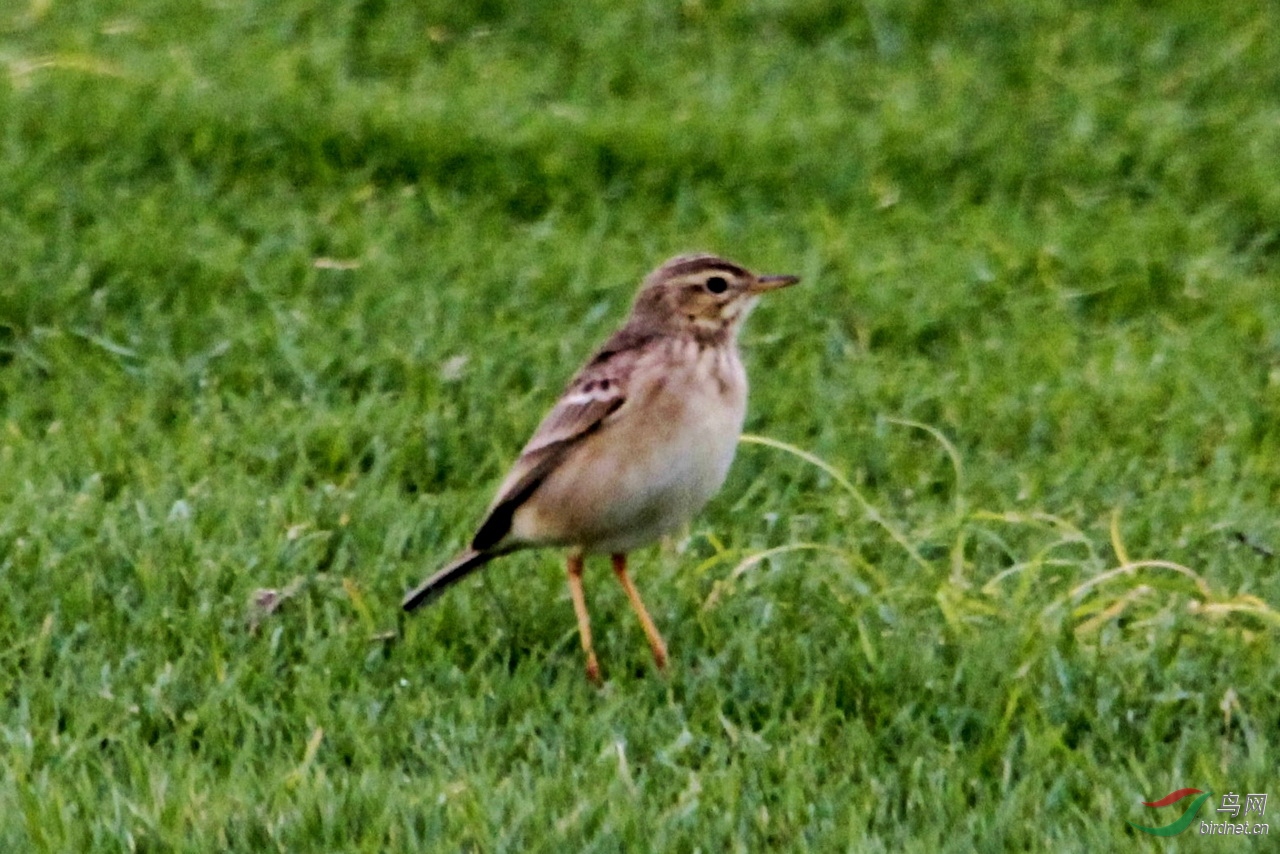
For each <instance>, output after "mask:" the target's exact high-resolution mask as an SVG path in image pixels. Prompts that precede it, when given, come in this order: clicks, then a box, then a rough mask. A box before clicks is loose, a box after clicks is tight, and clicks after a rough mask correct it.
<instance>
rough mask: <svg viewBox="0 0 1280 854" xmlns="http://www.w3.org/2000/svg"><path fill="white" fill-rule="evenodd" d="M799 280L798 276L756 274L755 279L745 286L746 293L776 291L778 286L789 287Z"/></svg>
mask: <svg viewBox="0 0 1280 854" xmlns="http://www.w3.org/2000/svg"><path fill="white" fill-rule="evenodd" d="M799 281H800V277H799V276H756V280H755V281H754V282H752V283H751V286H750V287H749V288H747V293H751V294H762V293H764V292H765V291H776V290H778V289H779V288H789V287H791V286H792V285H794V284H795V283H796V282H799Z"/></svg>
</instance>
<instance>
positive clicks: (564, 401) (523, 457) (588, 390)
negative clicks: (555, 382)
mask: <svg viewBox="0 0 1280 854" xmlns="http://www.w3.org/2000/svg"><path fill="white" fill-rule="evenodd" d="M649 340H650V339H649V338H648V337H647V336H639V335H637V334H635V333H633V332H632V331H631V330H628V329H626V328H624V329H622V330H619V331H618V332H617V333H615V334H614V336H613V337H612V338H610V339H609V341H608V342H606V343H605V345H604V346H603V347H601V348H600V350H599V351H597V352H596V354H595V355H594V356H593V357H592V359H591V361H589V362H588V363H587V364H586V365H585V366H584V367H583V368H582V370H580V371H579V372H578V373H577V375H576V376H574V378H573V379H572V380H571V381H570V382H569V386H568V388H566V389H565V391H564V394H562V395H561V396H560V399H559V400H558V401H557V402H556V405H555V406H554V407H552V409H551V411H550V412H548V413H547V415H546V417H545V418H543V419H542V423H541V424H539V425H538V429H537V430H535V431H534V433H533V437H532V438H531V439H529V442H528V444H526V445H525V446H524V450H522V451H521V452H520V456H519V458H517V459H516V462H515V464H514V465H513V466H512V467H511V471H510V472H509V473H508V474H507V477H506V479H505V480H504V481H503V483H502V486H501V487H500V488H499V489H498V494H497V496H496V497H495V498H494V500H493V504H492V505H491V506H490V508H489V513H488V515H487V516H486V517H485V519H484V521H483V522H481V523H480V527H479V529H478V530H477V531H476V535H475V537H474V538H473V539H472V541H471V548H473V549H475V550H476V551H479V552H484V551H489V550H491V549H493V548H495V547H497V546H498V545H499V544H500V543H501V542H502V540H503V538H504V537H506V536H507V533H508V532H509V531H510V530H511V519H512V516H514V515H515V512H516V510H518V509H519V508H520V505H522V504H524V503H525V502H526V501H528V500H529V497H530V496H531V495H533V493H534V492H536V491H537V489H538V487H539V486H541V485H542V483H543V482H544V481H545V480H546V479H547V477H548V476H549V475H550V474H551V472H553V471H554V470H555V469H556V468H558V467H559V466H560V464H561V463H562V462H563V461H564V459H565V457H566V456H568V455H569V454H570V453H572V451H573V449H574V448H575V447H577V446H578V445H579V444H580V443H581V442H582V441H583V440H584V439H586V438H587V437H588V436H590V435H592V434H593V433H595V432H596V431H597V430H599V429H600V428H601V427H602V426H604V425H605V424H606V423H608V422H610V421H612V420H614V419H616V418H619V417H621V416H622V414H623V413H621V412H620V410H621V409H622V407H623V405H624V404H626V402H627V394H628V391H629V386H630V380H631V375H632V373H633V372H634V370H635V366H636V363H637V362H638V361H639V357H640V354H641V352H642V350H643V349H644V346H645V345H646V344H647V343H649Z"/></svg>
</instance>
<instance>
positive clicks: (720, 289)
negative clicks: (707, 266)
mask: <svg viewBox="0 0 1280 854" xmlns="http://www.w3.org/2000/svg"><path fill="white" fill-rule="evenodd" d="M706 285H707V290H709V291H711V293H713V294H722V293H724V292H725V291H727V290H729V283H728V282H726V281H725V280H724V277H723V276H712V277H711V278H709V279H707V282H706Z"/></svg>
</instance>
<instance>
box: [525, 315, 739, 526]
mask: <svg viewBox="0 0 1280 854" xmlns="http://www.w3.org/2000/svg"><path fill="white" fill-rule="evenodd" d="M632 376H633V381H635V382H634V385H633V387H632V388H631V389H630V390H629V393H628V396H627V402H626V405H625V406H624V407H623V408H622V409H620V410H619V411H618V413H617V416H616V419H615V420H613V421H612V422H611V423H609V424H607V425H606V426H605V428H604V429H602V430H600V431H599V432H598V433H596V434H595V435H593V436H591V437H590V438H589V439H587V440H586V441H585V442H584V443H583V446H582V447H581V448H579V449H575V453H574V454H573V459H572V460H566V465H564V466H563V467H561V468H560V469H559V470H557V471H556V472H555V473H553V474H552V476H551V477H549V478H548V480H547V482H546V483H545V484H544V485H543V486H542V487H541V488H539V490H538V492H537V493H536V494H535V495H534V496H533V497H532V498H531V501H530V502H529V506H528V507H527V510H528V511H529V512H528V513H527V514H524V515H525V518H524V519H521V518H519V515H520V514H518V516H517V519H516V520H515V521H516V523H517V527H527V528H528V529H529V533H530V534H532V533H534V529H537V530H538V531H539V532H540V533H541V534H543V536H538V537H536V539H541V540H543V541H544V542H558V543H561V544H568V545H577V546H581V547H583V548H585V549H587V550H589V551H628V550H630V549H632V548H636V547H638V546H641V545H645V544H646V543H649V542H652V541H653V540H655V539H657V538H658V537H660V536H662V535H663V534H664V533H667V532H669V531H671V530H673V529H675V528H678V527H679V526H680V525H682V524H684V523H685V522H687V521H688V520H689V519H690V518H692V517H693V515H694V514H696V513H697V512H698V511H699V510H701V509H702V507H703V505H705V504H706V502H707V500H708V499H710V498H711V496H712V495H714V494H715V493H716V491H717V490H718V489H719V488H720V486H721V484H723V483H724V479H725V476H726V475H727V473H728V471H729V466H730V464H731V463H732V462H733V456H734V451H735V450H736V449H737V445H738V438H739V436H740V435H741V432H742V422H743V418H744V416H745V413H746V397H747V381H746V374H745V371H744V370H743V367H742V363H741V362H740V361H739V359H738V355H737V353H736V352H735V351H734V350H733V348H732V347H699V346H698V345H697V344H696V343H695V342H692V341H679V342H671V344H670V345H669V348H668V349H667V350H666V351H665V352H664V351H658V352H657V353H656V354H655V356H654V362H652V363H650V364H645V365H641V366H638V367H637V370H636V372H635V373H634V374H633V375H632ZM522 523H523V524H522Z"/></svg>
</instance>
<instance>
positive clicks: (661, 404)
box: [403, 255, 799, 684]
mask: <svg viewBox="0 0 1280 854" xmlns="http://www.w3.org/2000/svg"><path fill="white" fill-rule="evenodd" d="M798 281H799V279H798V278H797V277H795V276H760V275H756V274H755V273H752V272H751V271H749V270H747V269H745V268H744V267H740V266H738V265H737V264H734V263H733V262H731V261H726V260H724V259H723V258H717V257H715V256H714V255H682V256H679V257H677V258H672V259H671V260H670V261H667V262H666V263H665V264H663V265H662V266H661V267H659V268H658V269H657V270H654V271H653V272H652V273H650V274H649V276H648V277H647V278H646V279H645V280H644V283H643V284H642V285H641V287H640V291H639V293H638V294H637V295H636V300H635V304H634V305H633V306H632V309H631V316H630V317H629V318H628V319H627V322H626V323H625V324H624V325H623V326H622V328H621V329H619V330H618V331H617V332H615V333H614V334H613V335H612V337H610V338H609V340H608V341H606V342H605V343H604V346H602V347H601V348H600V349H599V350H597V351H596V352H595V354H594V355H593V356H592V357H591V358H590V359H589V360H588V361H587V363H586V365H584V366H583V367H582V369H581V370H579V371H578V373H577V374H576V375H575V376H574V378H573V379H572V380H571V381H570V382H569V386H568V388H566V389H565V391H564V394H562V395H561V396H560V400H559V401H557V402H556V405H555V406H554V407H553V408H552V410H551V411H550V412H549V413H547V416H546V417H545V418H543V419H542V423H541V424H539V425H538V429H537V430H536V431H535V432H534V434H533V438H532V439H530V440H529V443H528V444H527V445H525V446H524V450H522V451H521V452H520V456H519V457H518V458H517V459H516V462H515V465H513V466H512V468H511V471H510V472H509V473H508V474H507V477H506V479H505V480H503V482H502V485H501V486H500V487H498V492H497V495H496V496H495V497H494V499H493V502H492V503H491V504H490V505H489V510H488V512H487V513H486V514H485V517H484V520H483V521H482V522H481V523H480V527H479V528H478V529H477V531H476V533H475V536H474V537H473V538H472V540H471V545H470V546H469V547H468V548H467V549H466V550H465V551H463V552H462V553H461V554H460V555H458V556H457V557H456V558H454V559H453V561H452V562H451V563H449V564H448V565H447V566H445V567H444V568H443V569H441V570H440V571H439V572H437V573H436V574H435V575H433V576H431V577H430V578H428V579H427V580H426V581H424V582H422V584H420V585H419V586H418V587H416V588H415V589H413V590H411V591H410V592H409V593H408V594H407V595H406V596H405V598H404V603H403V606H404V609H405V610H406V611H412V610H413V609H415V608H417V607H418V606H420V605H423V604H425V603H427V602H429V601H431V600H432V599H434V598H435V597H436V596H438V595H439V594H440V593H441V592H442V591H443V590H444V589H445V588H446V587H448V586H449V585H451V584H453V583H455V582H457V581H459V580H461V579H462V578H463V577H465V576H466V575H467V574H469V573H471V572H472V571H474V570H476V569H478V568H480V567H481V566H484V565H485V564H486V563H488V562H489V561H491V560H493V559H494V558H496V557H500V556H502V555H505V554H510V553H511V552H513V551H516V550H518V549H526V548H535V547H541V546H560V547H568V548H569V549H570V551H569V556H568V571H569V594H570V597H571V598H572V599H573V608H574V611H575V612H576V614H577V618H578V634H579V636H580V638H581V640H582V649H583V652H584V653H585V654H586V658H587V676H588V677H589V678H590V679H591V681H592V682H594V683H597V684H599V682H600V665H599V663H598V661H597V659H596V654H595V650H594V649H593V647H592V644H591V621H590V618H589V616H588V614H587V604H586V598H585V597H584V595H583V591H582V568H583V559H584V555H587V554H609V555H611V556H612V559H613V571H614V574H615V575H616V576H617V578H618V581H619V582H620V583H621V584H622V589H623V590H624V591H625V592H626V594H627V599H628V600H630V602H631V607H632V608H633V609H635V612H636V615H637V616H638V617H639V618H640V625H641V627H642V628H643V629H644V633H645V637H647V638H648V640H649V647H650V649H652V651H653V659H654V662H655V663H656V664H657V667H658V669H659V670H662V669H665V668H666V665H667V645H666V642H665V641H663V639H662V635H660V634H659V633H658V629H657V627H656V626H655V625H654V624H653V620H652V619H651V618H650V616H649V612H648V611H647V610H646V609H645V607H644V602H642V601H641V600H640V594H639V593H638V592H637V591H636V588H635V585H634V584H632V583H631V578H630V576H628V575H627V552H629V551H631V550H633V549H636V548H639V547H641V546H644V545H647V544H649V543H652V542H653V541H655V540H657V539H658V538H659V537H661V536H662V535H663V534H666V533H668V532H670V531H672V530H674V529H676V528H678V527H679V526H681V525H683V524H684V523H685V522H687V521H688V520H689V519H691V518H692V517H693V515H694V514H695V513H697V512H698V511H699V510H701V509H702V507H703V505H704V504H706V503H707V500H708V499H710V498H711V496H712V495H714V494H715V492H716V491H717V490H718V489H719V488H720V485H721V484H722V483H724V479H725V475H726V474H727V473H728V471H729V464H730V463H731V462H732V461H733V453H734V450H735V449H736V447H737V444H738V437H739V435H740V434H741V432H742V420H743V417H744V416H745V414H746V405H747V375H746V371H744V370H743V367H742V362H741V360H740V359H739V358H738V345H737V338H738V330H739V329H741V327H742V322H743V321H744V320H745V319H746V317H747V314H748V313H749V312H750V311H751V308H752V307H753V306H754V305H755V303H756V300H757V299H758V298H759V296H760V295H761V294H763V293H767V292H768V291H773V290H777V289H779V288H785V287H787V286H788V285H794V284H795V283H796V282H798Z"/></svg>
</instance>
